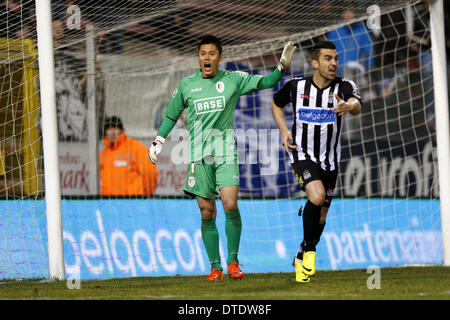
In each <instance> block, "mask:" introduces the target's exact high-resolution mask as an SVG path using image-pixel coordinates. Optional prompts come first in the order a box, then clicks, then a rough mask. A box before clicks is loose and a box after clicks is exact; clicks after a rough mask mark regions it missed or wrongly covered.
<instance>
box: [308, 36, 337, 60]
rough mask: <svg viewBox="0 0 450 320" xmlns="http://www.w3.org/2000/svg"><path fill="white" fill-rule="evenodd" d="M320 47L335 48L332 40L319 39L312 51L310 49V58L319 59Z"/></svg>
mask: <svg viewBox="0 0 450 320" xmlns="http://www.w3.org/2000/svg"><path fill="white" fill-rule="evenodd" d="M321 49H332V50H336V46H335V45H334V43H333V42H331V41H326V40H324V41H320V42H317V43H316V44H315V45H314V47H313V51H312V58H313V59H314V60H319V57H320V50H321Z"/></svg>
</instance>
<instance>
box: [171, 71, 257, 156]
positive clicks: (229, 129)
mask: <svg viewBox="0 0 450 320" xmlns="http://www.w3.org/2000/svg"><path fill="white" fill-rule="evenodd" d="M261 78H262V76H260V75H250V74H248V73H247V72H241V71H233V72H232V71H226V70H221V69H219V71H218V72H217V74H216V76H215V77H213V78H206V79H205V78H203V77H202V74H201V71H200V70H199V71H197V72H196V73H195V74H193V75H191V76H189V77H186V78H184V79H183V80H181V82H180V83H179V84H178V86H177V87H176V89H175V90H174V92H173V95H172V99H171V100H170V102H169V105H168V106H167V109H166V111H165V115H166V116H167V117H169V118H171V119H173V120H176V119H178V117H179V116H180V114H181V113H182V112H183V110H184V109H187V110H186V112H187V125H188V129H189V135H190V144H189V145H190V146H189V149H190V150H189V152H190V161H191V162H196V161H200V160H202V159H204V158H205V157H208V156H213V157H223V159H225V160H224V161H227V159H235V156H234V155H235V153H236V143H235V140H234V131H233V118H234V110H235V107H236V103H237V102H238V99H239V97H240V96H242V95H244V94H247V93H250V92H252V91H254V90H256V89H257V87H258V83H259V81H260V80H261Z"/></svg>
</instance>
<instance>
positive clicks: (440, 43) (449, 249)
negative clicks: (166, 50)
mask: <svg viewBox="0 0 450 320" xmlns="http://www.w3.org/2000/svg"><path fill="white" fill-rule="evenodd" d="M444 26H445V21H444V1H443V0H432V1H431V8H430V28H431V45H432V55H433V79H434V100H435V112H436V140H437V141H436V142H437V153H438V161H439V190H440V194H441V197H440V199H441V223H442V244H443V251H444V265H446V266H450V197H448V195H450V126H449V110H448V108H449V103H448V89H447V88H448V86H447V81H448V79H447V70H446V68H445V67H443V66H445V65H446V64H447V59H446V52H445V28H444Z"/></svg>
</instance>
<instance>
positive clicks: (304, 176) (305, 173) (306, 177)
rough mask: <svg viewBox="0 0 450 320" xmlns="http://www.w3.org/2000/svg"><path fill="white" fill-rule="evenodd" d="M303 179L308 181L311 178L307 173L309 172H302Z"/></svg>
mask: <svg viewBox="0 0 450 320" xmlns="http://www.w3.org/2000/svg"><path fill="white" fill-rule="evenodd" d="M303 178H304V179H305V180H308V179H309V178H311V173H310V172H309V170H303Z"/></svg>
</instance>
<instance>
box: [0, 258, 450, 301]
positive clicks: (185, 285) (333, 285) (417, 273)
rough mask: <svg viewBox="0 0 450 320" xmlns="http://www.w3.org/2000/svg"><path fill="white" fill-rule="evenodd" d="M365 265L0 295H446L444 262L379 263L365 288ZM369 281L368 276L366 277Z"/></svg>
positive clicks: (11, 287) (38, 285) (18, 289)
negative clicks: (376, 281) (298, 277)
mask: <svg viewBox="0 0 450 320" xmlns="http://www.w3.org/2000/svg"><path fill="white" fill-rule="evenodd" d="M371 275H372V274H369V273H367V271H366V269H356V270H342V271H320V270H319V271H318V272H317V274H316V276H315V277H313V278H312V279H311V282H310V283H307V284H301V283H297V282H296V281H295V273H294V272H292V273H266V274H263V273H247V274H246V275H245V278H244V279H242V280H230V279H229V278H227V277H226V278H225V280H223V281H215V282H208V281H206V280H205V279H206V275H202V276H174V277H145V278H124V279H110V280H94V281H81V283H80V289H68V287H67V283H66V281H56V282H47V281H45V280H3V281H0V299H13V300H18V299H26V300H35V299H36V300H39V299H42V300H122V299H123V300H308V299H313V300H368V299H370V300H429V299H433V300H450V267H443V266H430V267H397V268H382V269H380V276H381V278H380V289H376V288H374V289H368V286H367V283H368V279H369V277H370V276H371ZM372 283H373V282H372Z"/></svg>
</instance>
